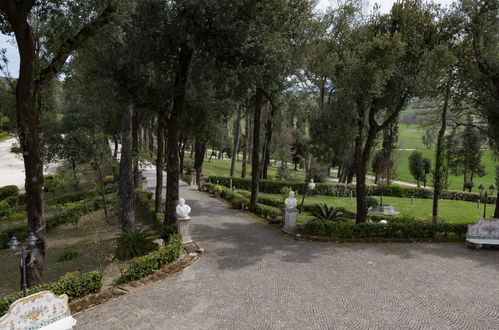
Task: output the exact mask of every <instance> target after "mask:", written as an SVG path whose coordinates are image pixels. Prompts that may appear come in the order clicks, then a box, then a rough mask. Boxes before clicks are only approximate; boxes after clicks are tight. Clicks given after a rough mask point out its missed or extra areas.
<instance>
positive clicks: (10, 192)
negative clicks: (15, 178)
mask: <svg viewBox="0 0 499 330" xmlns="http://www.w3.org/2000/svg"><path fill="white" fill-rule="evenodd" d="M17 195H19V188H17V186H14V185H10V186H3V187H0V201H2V200H4V199H6V198H7V197H11V196H17Z"/></svg>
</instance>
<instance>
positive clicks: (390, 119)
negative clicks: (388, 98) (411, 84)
mask: <svg viewBox="0 0 499 330" xmlns="http://www.w3.org/2000/svg"><path fill="white" fill-rule="evenodd" d="M408 96H409V92H408V91H406V92H405V94H404V95H403V96H402V97H401V98H400V102H399V104H397V107H396V108H395V111H393V112H392V113H391V114H390V116H389V117H388V119H387V120H385V121H384V122H383V124H381V125H379V130H380V131H382V130H384V129H385V128H386V127H387V126H388V125H390V124H391V123H392V122H393V121H395V119H397V117H398V115H399V114H400V111H402V108H403V107H404V105H405V101H407V97H408Z"/></svg>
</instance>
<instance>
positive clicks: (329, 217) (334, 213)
mask: <svg viewBox="0 0 499 330" xmlns="http://www.w3.org/2000/svg"><path fill="white" fill-rule="evenodd" d="M344 212H345V209H344V208H342V207H334V206H329V205H327V204H318V205H317V207H316V208H315V209H314V210H313V211H312V214H313V215H314V216H315V217H316V218H317V219H319V220H321V221H337V222H339V221H342V220H343V219H341V218H340V216H341V215H342V214H343V213H344Z"/></svg>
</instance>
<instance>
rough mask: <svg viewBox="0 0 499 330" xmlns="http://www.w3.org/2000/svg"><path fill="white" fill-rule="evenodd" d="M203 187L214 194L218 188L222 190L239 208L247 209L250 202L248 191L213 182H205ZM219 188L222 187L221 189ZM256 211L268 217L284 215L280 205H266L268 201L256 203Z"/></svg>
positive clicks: (224, 196) (227, 198)
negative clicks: (233, 189) (235, 190)
mask: <svg viewBox="0 0 499 330" xmlns="http://www.w3.org/2000/svg"><path fill="white" fill-rule="evenodd" d="M218 187H219V188H218ZM202 189H203V190H204V191H208V192H210V193H212V194H214V193H215V192H216V191H217V190H218V191H217V192H220V197H222V198H223V199H226V200H227V201H228V202H229V203H230V204H231V205H232V206H234V207H235V208H238V209H245V210H247V209H248V206H249V204H250V199H249V197H248V192H245V191H241V192H234V191H232V190H231V189H229V188H227V187H224V186H221V185H217V184H213V183H205V184H204V185H203V187H202ZM219 189H221V191H220V190H219ZM260 201H261V200H260V199H259V202H260ZM276 204H277V203H276ZM255 213H256V214H257V215H259V216H261V217H262V218H266V219H276V218H280V217H282V209H281V208H280V207H276V206H274V205H272V204H270V205H266V203H258V204H257V205H256V209H255Z"/></svg>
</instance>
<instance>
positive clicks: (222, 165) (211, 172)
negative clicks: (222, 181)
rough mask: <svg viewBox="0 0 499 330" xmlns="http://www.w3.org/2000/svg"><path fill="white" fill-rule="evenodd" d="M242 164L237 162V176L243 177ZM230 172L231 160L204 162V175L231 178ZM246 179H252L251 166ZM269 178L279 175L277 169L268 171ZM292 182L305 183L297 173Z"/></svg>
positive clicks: (273, 168)
mask: <svg viewBox="0 0 499 330" xmlns="http://www.w3.org/2000/svg"><path fill="white" fill-rule="evenodd" d="M186 159H188V155H186ZM242 166H243V165H242V162H236V171H235V176H236V177H240V176H241V169H242ZM229 172H230V159H224V160H222V159H215V158H212V159H211V161H210V162H209V161H208V158H205V160H204V162H203V173H204V175H205V176H229ZM246 173H247V175H246V177H248V178H251V165H250V164H248V168H247V172H246ZM268 175H269V178H271V179H272V178H275V177H276V175H277V168H275V167H269V171H268ZM289 180H290V181H303V180H304V178H303V174H300V173H296V172H293V171H291V175H290V179H289Z"/></svg>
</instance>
